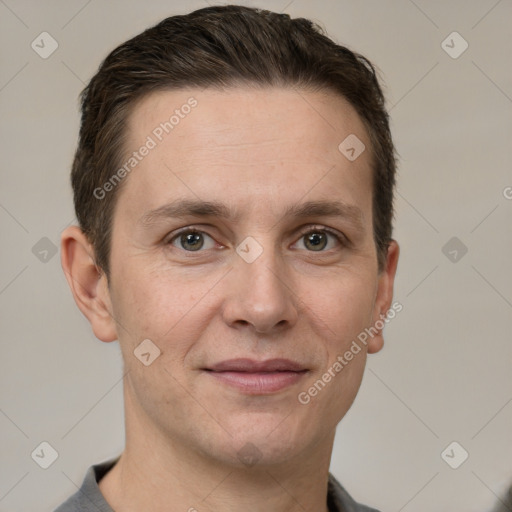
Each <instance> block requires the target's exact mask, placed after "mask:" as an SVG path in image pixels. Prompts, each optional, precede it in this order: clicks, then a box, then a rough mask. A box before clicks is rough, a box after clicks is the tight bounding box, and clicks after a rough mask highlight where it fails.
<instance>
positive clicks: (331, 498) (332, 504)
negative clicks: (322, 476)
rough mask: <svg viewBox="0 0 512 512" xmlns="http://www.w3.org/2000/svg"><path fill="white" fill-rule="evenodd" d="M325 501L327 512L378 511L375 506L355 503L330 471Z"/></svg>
mask: <svg viewBox="0 0 512 512" xmlns="http://www.w3.org/2000/svg"><path fill="white" fill-rule="evenodd" d="M327 503H328V507H329V512H379V511H378V510H377V509H375V508H371V507H367V506H366V505H361V504H360V503H357V502H356V501H355V500H354V499H353V498H352V496H350V494H349V493H348V492H347V491H346V490H345V488H344V487H343V486H342V485H341V484H340V483H339V482H338V481H337V480H336V478H334V476H333V475H332V474H331V473H329V487H328V494H327Z"/></svg>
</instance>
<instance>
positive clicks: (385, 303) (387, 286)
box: [368, 240, 400, 354]
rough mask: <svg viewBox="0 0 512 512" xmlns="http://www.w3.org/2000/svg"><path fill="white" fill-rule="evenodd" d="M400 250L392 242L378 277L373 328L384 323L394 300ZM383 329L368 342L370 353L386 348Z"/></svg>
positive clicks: (395, 243) (396, 244) (392, 241)
mask: <svg viewBox="0 0 512 512" xmlns="http://www.w3.org/2000/svg"><path fill="white" fill-rule="evenodd" d="M399 253H400V248H399V246H398V243H397V242H396V241H395V240H391V242H390V244H389V246H388V252H387V255H386V263H385V265H384V268H383V269H382V271H381V272H380V274H379V276H378V282H377V295H376V297H375V304H374V307H373V317H372V327H374V328H375V329H377V327H378V326H380V325H381V324H382V323H384V318H385V317H386V314H387V312H388V310H389V309H390V307H391V301H392V300H393V285H394V282H395V274H396V268H397V265H398V256H399ZM382 330H383V326H382V328H381V329H377V331H378V332H377V334H375V335H374V336H373V337H371V338H370V339H369V341H368V353H369V354H374V353H376V352H378V351H379V350H381V349H382V347H383V346H384V336H383V333H382Z"/></svg>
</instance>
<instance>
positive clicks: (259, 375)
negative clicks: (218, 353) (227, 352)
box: [203, 358, 309, 395]
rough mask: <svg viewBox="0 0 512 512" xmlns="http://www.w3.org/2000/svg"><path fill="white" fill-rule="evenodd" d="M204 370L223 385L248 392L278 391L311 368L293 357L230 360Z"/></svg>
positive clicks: (293, 382) (299, 378) (252, 393)
mask: <svg viewBox="0 0 512 512" xmlns="http://www.w3.org/2000/svg"><path fill="white" fill-rule="evenodd" d="M203 370H204V371H205V372H207V373H208V374H209V375H211V376H212V377H213V378H215V379H217V380H219V381H221V382H222V383H223V384H227V385H228V386H231V387H235V388H237V389H239V390H241V391H242V392H244V393H245V394H249V395H264V394H270V393H276V392H278V391H281V390H283V389H285V388H287V387H289V386H292V385H293V384H296V383H297V382H298V381H299V380H301V379H302V377H303V376H304V375H305V374H306V373H307V372H308V371H309V370H308V368H306V367H305V366H304V365H302V364H300V363H298V362H296V361H292V360H290V359H267V360H265V361H257V360H254V359H248V358H239V359H228V360H226V361H221V362H219V363H215V364H214V365H212V366H209V367H207V368H203Z"/></svg>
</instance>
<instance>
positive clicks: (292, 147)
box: [121, 87, 372, 210]
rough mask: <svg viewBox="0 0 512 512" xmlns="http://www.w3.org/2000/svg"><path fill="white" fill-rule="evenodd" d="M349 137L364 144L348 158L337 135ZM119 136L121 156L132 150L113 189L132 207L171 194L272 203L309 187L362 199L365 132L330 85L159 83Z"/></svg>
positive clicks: (367, 175)
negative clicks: (162, 86)
mask: <svg viewBox="0 0 512 512" xmlns="http://www.w3.org/2000/svg"><path fill="white" fill-rule="evenodd" d="M354 136H355V137H357V140H358V141H360V142H361V144H364V146H365V147H366V148H368V150H365V151H363V153H361V155H360V156H359V157H358V158H357V159H356V160H353V161H351V160H350V159H349V158H347V156H346V154H344V153H343V151H342V150H340V144H342V143H343V141H345V140H347V138H349V139H348V140H349V141H352V140H353V139H352V138H350V137H354ZM125 140H126V143H125V149H126V154H125V161H127V160H128V159H129V158H130V155H133V154H134V152H135V153H138V155H137V157H136V158H137V159H138V160H137V163H136V165H135V166H134V167H133V170H131V171H130V173H129V176H128V177H127V178H128V179H127V183H125V184H124V185H125V186H124V187H123V192H122V194H121V196H125V197H126V198H127V200H129V201H130V202H131V204H132V206H133V208H132V209H133V210H135V209H139V210H144V209H146V210H147V209H152V208H156V207H159V206H160V205H162V204H165V202H168V201H169V200H170V199H172V198H174V197H175V196H185V197H189V198H195V199H197V198H204V199H206V200H216V201H217V200H224V199H225V198H226V197H227V196H228V197H229V199H230V201H231V202H233V203H234V202H236V201H239V202H242V203H244V204H245V205H247V207H249V204H248V200H249V199H250V203H251V204H252V205H254V204H255V203H257V202H258V201H259V200H260V199H261V200H264V201H265V202H266V204H267V207H268V208H270V209H271V210H272V209H278V208H279V205H280V204H284V202H286V201H287V203H286V204H285V207H289V206H290V205H291V204H295V203H297V201H298V200H299V199H300V198H301V197H305V196H306V195H311V194H313V195H315V194H316V195H317V196H318V197H324V196H329V197H330V198H332V197H334V196H342V197H339V199H343V200H346V201H347V202H357V201H359V202H361V201H362V199H364V201H363V202H364V203H368V204H370V203H369V199H370V196H371V181H372V179H371V156H370V151H369V148H370V146H369V138H368V135H367V132H366V130H365V127H364V125H363V123H362V121H361V119H360V118H359V116H358V115H357V113H356V112H355V110H354V108H353V107H352V106H351V105H350V104H349V103H348V102H347V101H346V100H345V99H344V98H342V97H340V96H339V95H335V94H333V93H330V92H308V91H304V90H296V89H291V88H249V87H236V88H231V89H226V90H222V91H221V90H215V89H204V90H199V89H190V90H173V91H158V92H154V93H151V94H149V95H148V96H146V97H144V98H143V99H142V100H141V101H139V102H138V103H137V104H136V105H135V106H134V108H133V110H132V112H131V114H130V116H129V117H128V122H127V131H126V139H125ZM345 145H346V144H345ZM144 147H146V148H149V149H147V150H145V149H144ZM361 147H363V146H361ZM344 148H345V146H343V144H342V149H344ZM345 149H346V148H345ZM356 149H357V148H356ZM141 153H144V156H142V157H141V156H140V154H141ZM308 199H313V198H312V197H308ZM238 206H239V205H238ZM362 206H363V207H364V206H365V205H364V204H363V205H362Z"/></svg>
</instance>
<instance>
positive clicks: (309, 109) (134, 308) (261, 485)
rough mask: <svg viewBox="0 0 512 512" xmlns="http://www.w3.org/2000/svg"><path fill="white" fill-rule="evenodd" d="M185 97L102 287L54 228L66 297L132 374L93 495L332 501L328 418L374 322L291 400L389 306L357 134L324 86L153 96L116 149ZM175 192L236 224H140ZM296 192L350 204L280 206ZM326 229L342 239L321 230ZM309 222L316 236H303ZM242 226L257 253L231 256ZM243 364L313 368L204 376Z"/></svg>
mask: <svg viewBox="0 0 512 512" xmlns="http://www.w3.org/2000/svg"><path fill="white" fill-rule="evenodd" d="M191 96H193V97H194V98H195V99H196V100H197V102H198V104H197V107H195V108H194V109H193V110H192V111H191V112H190V114H188V116H186V117H185V118H184V119H182V120H180V123H179V125H177V126H175V128H174V129H173V131H172V132H171V133H170V134H169V135H167V136H165V138H164V139H163V140H162V142H160V143H159V144H158V145H157V147H155V148H154V149H152V150H151V151H150V152H149V154H148V155H147V156H146V157H145V158H144V159H143V160H142V161H141V162H140V163H139V164H138V165H137V167H136V168H135V169H134V170H133V171H132V172H131V174H130V175H129V176H128V177H127V178H125V181H124V183H123V184H122V188H121V190H120V191H119V192H120V195H119V200H118V203H117V205H116V208H115V212H114V217H113V235H112V249H111V255H110V270H111V275H110V280H109V281H108V282H107V279H106V277H105V274H104V273H103V272H101V270H99V269H98V268H97V267H96V266H95V264H94V259H93V254H94V252H93V248H92V247H91V246H90V244H89V243H88V241H87V239H86V238H85V237H84V235H83V234H82V232H81V231H80V229H79V228H78V227H70V228H68V229H66V230H65V231H64V233H63V235H62V264H63V269H64V271H65V273H66V277H67V279H68V282H69V284H70V287H71V289H72V292H73V295H74V298H75V300H76V302H77V304H78V306H79V308H80V309H81V311H82V312H83V313H84V315H85V316H86V317H87V318H88V319H89V321H90V323H91V326H92V329H93V331H94V334H95V335H96V337H97V338H99V339H100V340H102V341H104V342H111V341H113V340H116V339H118V340H119V343H120V347H121V351H122V355H123V360H124V365H125V371H126V375H125V378H124V397H125V415H126V448H125V451H124V452H123V454H122V456H121V458H120V461H119V462H118V463H117V465H116V466H115V467H114V468H113V469H112V470H111V471H110V472H109V473H108V474H107V475H106V476H105V477H104V478H103V480H102V481H101V482H100V489H101V491H102V493H103V494H104V496H105V498H106V499H107V501H108V502H109V503H110V505H111V506H112V508H114V509H115V510H116V511H117V512H119V511H121V512H124V511H132V510H133V511H135V510H138V511H140V510H146V511H163V510H165V511H167V512H169V511H170V512H174V511H183V510H189V509H190V508H191V507H194V508H196V509H197V510H198V511H203V510H215V511H216V512H224V511H234V510H247V509H250V510H252V511H268V510H272V511H299V510H300V511H304V510H308V511H309V510H311V511H318V510H327V508H326V505H325V503H326V493H327V477H328V469H329V463H330V457H331V452H332V447H333V442H334V434H335V428H336V425H337V424H338V422H339V421H340V420H341V418H343V416H344V415H345V413H346V412H347V411H348V409H349V408H350V406H351V404H352V402H353V400H354V398H355V396H356V394H357V391H358V389H359V386H360V383H361V379H362V375H363V372H364V367H365V362H366V356H367V353H375V352H378V351H379V350H380V349H381V348H382V346H383V336H382V333H381V332H379V333H378V334H377V335H376V336H374V337H373V338H371V339H369V340H368V344H367V346H366V347H365V346H364V345H362V350H361V352H359V353H358V354H357V355H356V356H354V358H353V359H352V361H350V363H349V364H347V366H345V367H344V368H343V370H342V371H341V372H339V373H338V374H337V375H336V377H335V378H333V379H332V380H331V382H329V383H328V384H327V385H326V386H325V387H324V388H323V389H322V390H321V391H320V392H319V393H318V394H317V396H315V397H314V398H312V399H311V401H310V403H309V404H307V405H303V404H301V403H300V402H299V401H298V399H297V396H298V393H299V392H301V391H305V390H307V389H308V388H309V387H310V386H311V385H312V384H313V383H314V382H315V381H317V380H318V379H319V378H321V376H322V374H324V373H325V372H326V371H327V369H328V368H329V367H332V365H333V363H334V361H336V358H337V356H339V355H343V354H344V353H345V352H346V350H348V348H349V347H350V345H351V343H352V341H353V340H355V339H356V337H357V335H358V334H359V333H360V332H362V331H363V330H364V329H365V328H369V327H371V326H372V325H374V324H375V322H376V321H377V320H379V319H380V318H381V317H380V315H381V314H385V313H386V311H387V310H388V309H389V308H390V306H391V301H392V295H393V282H394V278H395V272H396V267H397V262H398V254H399V248H398V245H397V243H396V242H395V241H392V242H391V244H390V246H389V251H388V254H387V260H386V264H385V268H384V269H383V271H382V272H380V273H379V272H378V267H377V253H376V248H375V243H374V240H373V223H372V179H371V177H372V170H371V150H370V141H369V137H368V134H367V133H366V130H365V128H364V126H363V123H362V122H361V120H360V119H359V117H358V115H357V114H356V112H355V110H354V109H353V108H352V107H351V106H350V105H349V104H348V102H346V101H345V100H344V99H343V98H341V97H339V96H337V95H333V94H332V93H327V92H307V91H300V92H299V91H295V90H292V89H282V88H272V89H265V90H263V89H256V88H241V87H240V88H232V89H229V90H226V91H216V90H213V89H206V90H203V91H199V90H179V91H164V92H158V93H152V94H151V95H149V96H147V97H145V98H143V100H142V101H140V102H139V103H138V104H137V105H136V106H135V108H134V110H133V112H132V113H131V115H130V117H129V123H128V132H127V133H128V140H127V146H126V147H127V155H129V154H130V153H131V151H133V150H136V149H137V148H139V147H140V146H141V144H143V143H144V141H145V140H146V137H147V136H148V135H150V134H151V133H152V131H153V130H154V129H155V127H156V126H158V125H159V124H160V123H161V122H162V121H165V120H166V119H169V115H170V113H172V112H173V111H174V110H175V109H176V108H180V106H181V105H183V104H185V103H186V102H187V99H188V98H190V97H191ZM349 134H356V135H357V137H358V138H359V139H361V140H362V141H363V142H364V144H365V145H366V148H367V149H366V150H365V151H364V152H363V153H362V154H361V155H360V156H359V157H358V158H357V159H356V160H355V161H353V162H350V161H349V160H348V159H347V158H345V156H344V155H342V154H341V153H340V151H339V150H338V145H339V144H340V142H341V141H343V140H344V139H345V138H346V137H347V136H348V135H349ZM177 199H188V200H202V201H218V202H222V203H224V204H225V205H227V206H229V207H230V208H232V209H233V210H234V211H236V212H237V213H238V218H237V219H225V218H219V217H215V216H205V217H196V216H186V217H183V218H160V219H159V220H157V221H155V222H153V223H148V222H146V223H144V222H142V221H141V218H143V217H144V215H145V214H147V212H149V211H151V210H155V209H157V208H159V207H161V206H163V205H165V204H168V203H171V202H172V201H175V200H177ZM105 200H108V196H107V198H106V199H105ZM307 201H338V202H343V203H346V204H348V205H352V206H355V207H357V208H359V210H360V211H359V212H358V213H357V214H356V215H355V216H354V218H349V217H332V216H325V215H316V214H315V215H312V216H308V217H304V218H294V217H286V216H285V215H284V214H285V210H286V209H287V208H288V207H290V206H292V205H297V204H299V205H300V204H302V203H305V202H307ZM184 227H193V228H195V229H196V230H198V231H201V232H203V233H204V238H202V241H203V242H204V245H203V247H202V248H201V249H200V250H199V251H190V250H189V251H187V250H186V248H184V247H183V244H181V245H180V238H179V237H178V238H174V239H173V236H175V235H176V231H177V230H178V229H180V228H184ZM326 228H330V229H332V230H334V231H335V232H337V233H339V234H340V236H341V237H342V238H341V240H343V236H344V237H346V240H347V242H343V241H342V242H340V241H338V240H337V239H336V237H335V236H333V235H322V233H323V232H322V229H326ZM312 231H313V232H314V233H319V236H320V240H322V241H324V242H326V243H327V245H326V246H325V247H324V246H323V245H322V244H320V248H317V250H314V249H315V247H314V246H312V245H311V244H308V243H307V237H305V236H304V235H305V234H307V233H310V232H312ZM248 236H251V237H253V238H254V239H255V240H257V242H258V243H259V244H260V246H261V247H262V249H263V252H262V253H261V255H260V256H259V257H258V258H257V259H256V260H255V261H254V262H252V263H247V262H246V261H244V259H242V258H241V257H240V256H239V254H238V253H237V252H236V248H237V246H239V245H240V244H241V243H242V242H243V241H244V240H245V238H246V237H248ZM185 247H188V248H189V247H190V246H187V245H186V242H185ZM144 339H150V340H152V342H153V343H154V344H155V345H156V346H158V348H159V349H160V351H161V355H160V356H159V357H158V358H157V359H155V361H154V362H153V363H152V364H151V365H150V366H144V365H143V364H142V363H141V362H140V361H139V359H137V358H136V357H135V356H134V354H133V351H134V349H135V348H136V347H137V346H138V345H139V344H140V343H141V341H142V340H144ZM238 357H247V358H252V359H256V360H266V359H271V358H288V359H291V360H294V361H297V362H299V363H301V364H302V365H303V366H304V367H306V368H307V370H308V371H307V372H306V373H304V374H303V376H302V377H301V378H300V379H299V381H298V382H297V383H295V384H293V385H291V386H290V387H287V388H285V389H282V390H280V391H277V392H274V393H270V394H257V393H256V394H252V395H250V394H247V393H244V392H242V391H241V390H239V389H235V388H233V387H231V386H229V385H226V384H225V383H224V382H222V381H219V380H218V379H215V378H213V377H212V376H211V373H209V372H205V371H202V370H201V369H202V368H205V367H208V366H209V365H212V364H214V363H217V362H220V361H223V360H226V359H231V358H238ZM248 443H250V445H249V444H248ZM244 446H252V447H256V449H257V451H256V452H255V453H256V455H255V457H256V459H257V460H256V462H255V463H254V464H253V465H251V466H248V465H246V464H244V463H243V462H242V461H241V460H240V458H239V457H238V456H237V453H238V452H239V451H240V450H241V449H242V448H243V447H244ZM252 449H253V450H254V448H252Z"/></svg>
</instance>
